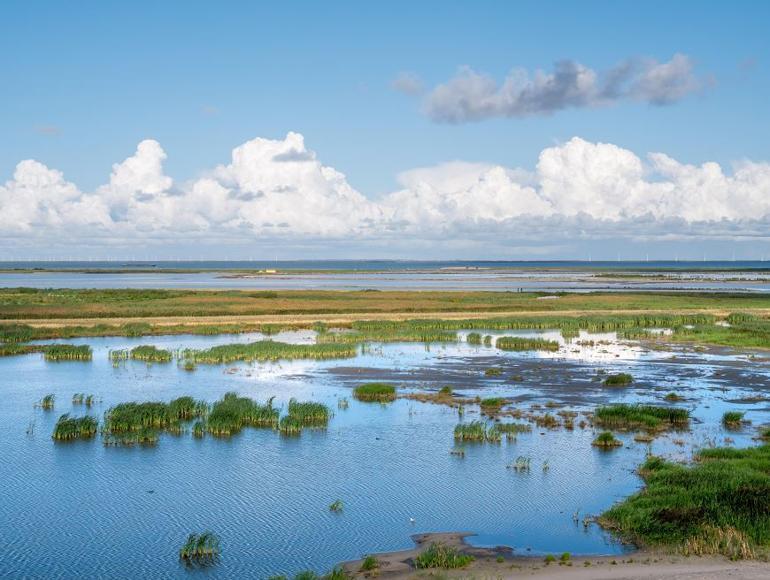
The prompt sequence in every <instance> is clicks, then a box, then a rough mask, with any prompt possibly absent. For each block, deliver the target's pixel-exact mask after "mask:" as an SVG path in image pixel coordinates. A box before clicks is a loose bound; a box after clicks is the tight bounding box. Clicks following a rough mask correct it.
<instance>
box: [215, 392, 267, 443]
mask: <svg viewBox="0 0 770 580" xmlns="http://www.w3.org/2000/svg"><path fill="white" fill-rule="evenodd" d="M278 417H279V411H278V409H276V408H274V407H273V399H272V398H271V399H268V401H267V403H265V404H264V405H260V404H259V403H257V402H256V401H254V400H253V399H249V398H248V397H240V396H238V395H237V394H236V393H232V392H230V393H225V395H224V397H222V399H221V400H219V401H217V402H216V403H214V405H213V406H212V407H211V412H210V413H209V416H208V420H207V430H208V432H209V433H211V434H212V435H216V436H218V437H230V436H231V435H234V434H236V433H238V432H239V431H240V430H241V429H243V428H244V427H263V428H265V427H266V428H275V427H278Z"/></svg>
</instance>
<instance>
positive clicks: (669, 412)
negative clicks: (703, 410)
mask: <svg viewBox="0 0 770 580" xmlns="http://www.w3.org/2000/svg"><path fill="white" fill-rule="evenodd" d="M594 420H595V421H596V423H597V424H598V425H601V426H602V427H605V428H610V429H612V428H621V429H622V428H625V429H634V428H643V429H651V430H656V429H667V428H675V427H685V426H686V425H687V423H688V422H689V420H690V412H689V411H688V410H687V409H682V408H680V407H656V406H653V405H627V404H616V405H608V406H605V407H599V408H598V409H596V411H595V412H594Z"/></svg>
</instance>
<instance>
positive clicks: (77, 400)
mask: <svg viewBox="0 0 770 580" xmlns="http://www.w3.org/2000/svg"><path fill="white" fill-rule="evenodd" d="M94 401H95V398H94V396H93V395H86V394H85V393H75V394H74V395H72V404H73V405H85V406H86V407H91V406H93V404H94Z"/></svg>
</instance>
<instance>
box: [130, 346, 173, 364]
mask: <svg viewBox="0 0 770 580" xmlns="http://www.w3.org/2000/svg"><path fill="white" fill-rule="evenodd" d="M131 358H132V359H133V360H140V361H144V362H160V363H166V362H171V358H172V355H171V351H170V350H165V349H162V348H158V347H157V346H151V345H141V346H137V347H134V348H132V349H131Z"/></svg>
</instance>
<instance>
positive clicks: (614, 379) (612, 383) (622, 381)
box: [604, 373, 634, 387]
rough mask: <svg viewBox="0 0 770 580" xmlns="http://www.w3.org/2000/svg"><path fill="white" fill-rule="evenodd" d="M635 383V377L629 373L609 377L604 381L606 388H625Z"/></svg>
mask: <svg viewBox="0 0 770 580" xmlns="http://www.w3.org/2000/svg"><path fill="white" fill-rule="evenodd" d="M633 382H634V377H632V376H631V375H629V374H628V373H618V374H614V375H609V376H608V377H607V378H606V379H604V385H605V386H606V387H625V386H626V385H630V384H631V383H633Z"/></svg>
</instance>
